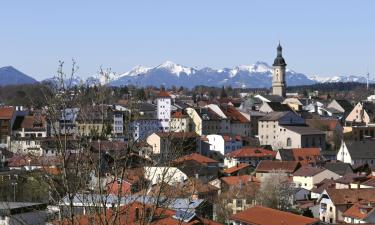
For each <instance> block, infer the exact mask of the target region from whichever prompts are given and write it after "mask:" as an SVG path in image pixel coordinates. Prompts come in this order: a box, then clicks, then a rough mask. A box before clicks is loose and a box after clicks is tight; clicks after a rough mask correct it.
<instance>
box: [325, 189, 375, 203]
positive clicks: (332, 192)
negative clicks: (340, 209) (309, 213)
mask: <svg viewBox="0 0 375 225" xmlns="http://www.w3.org/2000/svg"><path fill="white" fill-rule="evenodd" d="M326 191H327V193H328V195H329V197H330V199H331V200H332V202H333V203H334V204H335V205H343V204H344V205H345V204H353V203H358V202H360V201H362V202H375V188H363V189H334V188H330V189H327V190H326Z"/></svg>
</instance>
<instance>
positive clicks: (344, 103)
mask: <svg viewBox="0 0 375 225" xmlns="http://www.w3.org/2000/svg"><path fill="white" fill-rule="evenodd" d="M335 101H336V102H337V103H338V104H339V105H340V106H341V107H342V108H343V109H344V110H345V112H347V113H349V112H351V111H352V110H353V108H354V106H353V105H352V104H350V102H349V101H348V100H346V99H335Z"/></svg>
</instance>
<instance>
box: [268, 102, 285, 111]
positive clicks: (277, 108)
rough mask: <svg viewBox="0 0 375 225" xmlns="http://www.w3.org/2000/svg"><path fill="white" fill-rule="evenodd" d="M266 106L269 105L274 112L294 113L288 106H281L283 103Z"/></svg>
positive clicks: (269, 103)
mask: <svg viewBox="0 0 375 225" xmlns="http://www.w3.org/2000/svg"><path fill="white" fill-rule="evenodd" d="M264 104H267V105H268V106H269V107H270V108H271V109H272V110H273V111H277V112H283V111H292V110H291V109H290V107H289V106H288V105H285V104H281V102H265V103H264Z"/></svg>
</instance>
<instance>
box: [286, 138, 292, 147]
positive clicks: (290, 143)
mask: <svg viewBox="0 0 375 225" xmlns="http://www.w3.org/2000/svg"><path fill="white" fill-rule="evenodd" d="M286 146H292V139H291V138H287V139H286Z"/></svg>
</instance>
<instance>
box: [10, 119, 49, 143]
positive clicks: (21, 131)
mask: <svg viewBox="0 0 375 225" xmlns="http://www.w3.org/2000/svg"><path fill="white" fill-rule="evenodd" d="M17 120H19V126H17V127H13V135H14V136H16V137H22V138H24V137H31V138H36V137H37V138H41V137H47V121H46V118H45V116H43V115H40V114H35V115H30V116H23V117H17V118H16V121H17Z"/></svg>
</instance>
